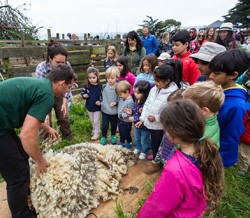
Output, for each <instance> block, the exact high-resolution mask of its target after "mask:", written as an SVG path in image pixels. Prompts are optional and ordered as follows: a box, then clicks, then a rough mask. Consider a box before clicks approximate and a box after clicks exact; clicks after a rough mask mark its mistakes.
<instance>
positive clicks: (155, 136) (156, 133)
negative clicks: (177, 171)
mask: <svg viewBox="0 0 250 218" xmlns="http://www.w3.org/2000/svg"><path fill="white" fill-rule="evenodd" d="M150 136H151V143H150V146H151V148H152V151H153V155H154V158H155V157H156V155H157V152H158V149H159V147H160V144H161V141H162V137H163V130H153V129H150Z"/></svg>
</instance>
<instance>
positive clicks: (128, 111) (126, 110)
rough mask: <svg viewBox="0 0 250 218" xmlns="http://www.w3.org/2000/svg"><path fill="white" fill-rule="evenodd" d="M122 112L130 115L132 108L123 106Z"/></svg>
mask: <svg viewBox="0 0 250 218" xmlns="http://www.w3.org/2000/svg"><path fill="white" fill-rule="evenodd" d="M124 112H125V113H127V114H129V115H131V114H132V110H131V109H129V108H124Z"/></svg>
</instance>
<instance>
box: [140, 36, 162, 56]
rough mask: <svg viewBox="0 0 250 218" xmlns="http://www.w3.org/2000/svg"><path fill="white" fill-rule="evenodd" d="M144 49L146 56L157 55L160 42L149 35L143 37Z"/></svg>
mask: <svg viewBox="0 0 250 218" xmlns="http://www.w3.org/2000/svg"><path fill="white" fill-rule="evenodd" d="M141 40H142V43H143V47H144V48H145V49H146V55H148V54H156V52H157V50H158V42H157V39H156V37H155V36H154V35H151V34H148V37H147V38H145V36H142V37H141Z"/></svg>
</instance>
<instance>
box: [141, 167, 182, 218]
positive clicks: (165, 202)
mask: <svg viewBox="0 0 250 218" xmlns="http://www.w3.org/2000/svg"><path fill="white" fill-rule="evenodd" d="M183 197H184V196H183V193H182V186H181V184H180V182H179V180H178V179H177V178H176V175H174V173H173V172H169V171H167V170H166V169H164V170H163V172H162V175H161V177H160V179H159V180H158V182H157V183H156V184H155V186H154V189H153V192H152V193H151V194H150V196H149V197H148V199H147V200H146V202H145V203H144V205H143V206H142V208H141V209H140V211H139V213H138V215H137V218H151V217H168V216H169V215H170V214H172V213H173V210H175V209H176V208H177V207H178V205H179V204H180V203H181V201H182V199H183Z"/></svg>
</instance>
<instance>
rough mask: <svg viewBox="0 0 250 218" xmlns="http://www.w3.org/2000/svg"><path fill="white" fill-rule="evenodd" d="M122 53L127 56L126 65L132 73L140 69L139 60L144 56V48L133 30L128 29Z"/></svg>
mask: <svg viewBox="0 0 250 218" xmlns="http://www.w3.org/2000/svg"><path fill="white" fill-rule="evenodd" d="M124 55H125V56H127V57H128V66H129V69H130V70H131V72H132V73H133V74H138V73H139V72H140V71H139V69H140V65H141V60H142V59H143V58H144V57H145V56H146V49H145V48H144V47H143V46H142V41H141V39H140V37H139V36H138V34H137V33H136V32H135V31H130V32H129V33H128V35H127V38H126V41H125V48H124Z"/></svg>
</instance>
